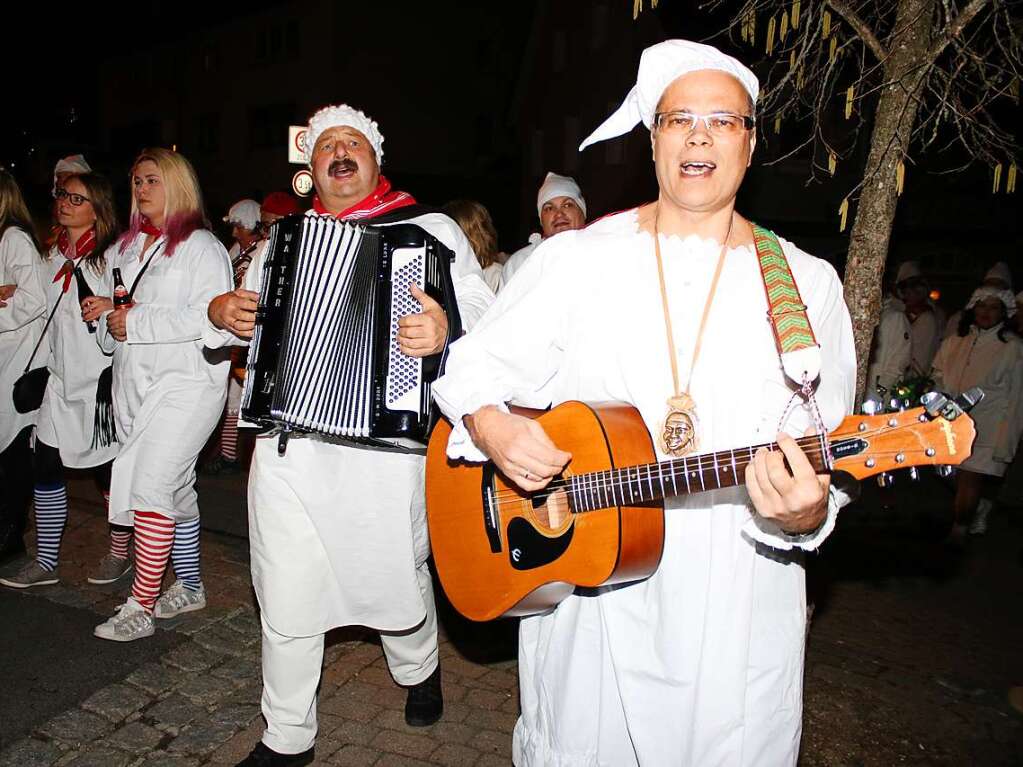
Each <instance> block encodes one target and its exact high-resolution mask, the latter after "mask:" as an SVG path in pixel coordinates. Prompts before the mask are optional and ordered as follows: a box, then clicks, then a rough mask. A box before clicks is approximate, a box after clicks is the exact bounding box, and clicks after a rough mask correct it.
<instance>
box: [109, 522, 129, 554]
mask: <svg viewBox="0 0 1023 767" xmlns="http://www.w3.org/2000/svg"><path fill="white" fill-rule="evenodd" d="M129 543H131V528H130V527H121V526H120V525H111V526H110V556H112V557H117V558H118V559H127V558H128V544H129Z"/></svg>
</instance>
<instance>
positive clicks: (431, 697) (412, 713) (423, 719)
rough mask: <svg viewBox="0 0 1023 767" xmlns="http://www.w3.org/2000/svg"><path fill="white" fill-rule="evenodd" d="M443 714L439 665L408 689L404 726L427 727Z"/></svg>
mask: <svg viewBox="0 0 1023 767" xmlns="http://www.w3.org/2000/svg"><path fill="white" fill-rule="evenodd" d="M443 713H444V696H443V695H442V694H441V690H440V665H438V666H437V668H435V669H434V670H433V673H432V674H430V676H428V677H427V678H426V679H424V680H423V681H422V682H420V683H419V684H414V685H412V686H411V687H409V688H408V697H407V698H406V699H405V724H407V725H408V726H409V727H428V726H429V725H431V724H433V723H434V722H436V721H437V720H438V719H440V715H441V714H443Z"/></svg>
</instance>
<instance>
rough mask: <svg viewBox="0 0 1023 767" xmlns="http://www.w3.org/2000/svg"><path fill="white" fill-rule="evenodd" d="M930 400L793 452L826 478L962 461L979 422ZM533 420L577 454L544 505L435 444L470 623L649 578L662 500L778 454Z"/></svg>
mask: <svg viewBox="0 0 1023 767" xmlns="http://www.w3.org/2000/svg"><path fill="white" fill-rule="evenodd" d="M967 394H969V393H967ZM927 396H928V397H931V398H932V399H931V402H930V404H929V405H928V407H927V408H924V407H918V408H915V409H913V410H906V411H903V412H900V413H889V414H884V415H875V416H849V417H847V418H846V419H845V420H843V421H842V423H841V424H840V425H839V427H838V428H837V429H835V430H834V431H833V432H831V433H830V434H829V435H828V436H827V439H826V440H825V439H824V438H823V437H821V436H813V437H803V438H801V439H798V440H797V442H798V443H799V445H800V446H801V447H802V449H803V451H804V452H805V453H806V455H807V457H808V458H809V460H810V463H811V464H812V465H813V466H814V468H815V470H816V471H817V472H818V473H820V474H825V473H831V472H838V471H844V472H848V473H849V474H851V475H852V476H854V477H856V478H857V479H862V478H864V477H868V476H871V475H873V474H878V473H880V472H886V471H891V470H894V469H901V468H908V467H910V466H919V465H926V464H934V465H939V464H958V463H960V462H962V461H964V460H965V459H966V458H968V457H969V455H970V449H971V446H972V444H973V438H974V436H975V431H974V426H973V421H972V420H971V419H970V417H969V416H967V415H966V414H965V413H964V412H963V410H962V408H961V407H960V406H958V405H957V404H956V403H954V402H952V401H951V400H948V399H947V398H946V397H944V395H940V394H933V395H927ZM964 396H965V395H964ZM980 396H983V395H982V394H981V393H979V392H978V393H977V395H975V397H974V399H973V400H968V403H969V404H972V403H973V402H975V401H977V400H979V398H980ZM925 399H926V398H925ZM531 413H532V414H533V415H534V417H536V418H537V420H538V421H539V422H540V424H541V425H542V426H543V428H544V431H546V432H547V434H548V435H549V436H550V438H551V439H552V440H553V441H554V444H556V445H557V446H558V447H560V448H561V449H563V450H567V451H569V452H571V453H572V461H571V463H570V464H569V465H568V467H567V468H566V469H565V471H564V472H563V474H562V475H560V476H558V477H556V478H554V479H553V480H552V481H551V482H550V484H549V485H548V486H547V487H546V488H544V489H543V490H541V491H539V492H536V493H527V492H525V491H523V490H521V489H519V488H518V486H517V485H515V484H514V483H512V482H511V481H509V480H508V479H507V478H506V477H505V476H504V475H503V474H501V473H500V472H499V471H498V470H497V469H496V468H495V466H494V465H493V464H492V463H482V464H471V463H465V462H462V461H451V460H450V459H448V458H447V456H446V454H445V450H446V447H447V443H448V436H449V434H450V433H451V426H450V424H448V423H447V422H446V421H443V420H442V421H441V422H440V423H438V425H437V427H436V429H435V430H434V433H433V436H432V438H431V439H430V444H429V448H428V450H427V456H426V509H427V518H428V520H429V526H430V540H431V545H432V547H433V557H434V561H435V563H436V566H437V571H438V573H439V575H440V580H441V583H442V584H443V586H444V591H445V592H446V593H447V596H448V598H449V599H450V600H451V603H452V604H453V605H454V606H455V609H457V610H458V611H459V612H460V613H462V615H464V616H466V617H467V618H471V619H472V620H477V621H485V620H491V619H493V618H499V617H502V616H516V615H531V614H535V613H538V612H543V611H545V610H548V609H550V608H551V607H553V606H555V605H556V604H558V602H560V601H561V600H563V599H564V598H565V597H567V596H568V595H569V594H571V593H572V592H573V590H575V588H576V587H578V586H582V587H596V586H602V585H606V584H614V583H623V582H629V581H637V580H641V579H643V578H646V577H648V576H650V575H651V574H652V573H653V572H654V571H655V570H656V569H657V565H658V563H659V562H660V558H661V551H662V548H663V545H664V504H663V502H664V499H665V498H671V497H674V496H678V495H683V494H689V493H701V492H705V491H708V490H716V489H718V488H725V487H732V486H734V485H739V484H742V483H743V482H744V480H745V468H746V465H747V464H748V463H749V462H750V461H752V460H753V456H754V454H755V453H756V451H757V450H758V449H759V448H760V447H767V448H768V449H778V447H777V444H776V443H772V444H769V445H752V446H749V447H743V448H737V449H734V450H724V451H721V452H716V453H709V454H705V455H695V456H687V457H685V458H676V459H673V460H668V461H661V462H658V461H657V459H656V457H655V454H654V446H653V442H652V441H651V439H650V434H649V432H648V431H647V428H646V426H645V424H644V423H643V420H642V418H640V415H639V411H637V410H636V409H635V408H633V407H631V406H629V405H624V404H621V403H600V404H587V403H583V402H565V403H563V404H561V405H558V406H557V407H555V408H553V409H552V410H550V411H547V412H542V411H531Z"/></svg>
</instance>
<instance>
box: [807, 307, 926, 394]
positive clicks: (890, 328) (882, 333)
mask: <svg viewBox="0 0 1023 767" xmlns="http://www.w3.org/2000/svg"><path fill="white" fill-rule="evenodd" d="M804 298H805V296H804ZM874 341H875V343H874V348H873V350H872V351H873V353H872V354H871V358H870V367H869V368H868V369H867V386H868V387H870V388H872V389H873V388H877V387H881V388H884V390H885V391H886V392H887V396H888V397H890V396H892V390H893V389H894V388H895V384H896V382H897V381H898V380H899V379H900V378H902V377H903V375H905V373H906V369H907V368H908V367H909V366H910V364H911V363H912V361H913V337H912V327H911V325H910V324H909V319H908V318H907V317H906V312H905V311H904V306H903V303H902V302H901V301H899V300H898V299H889V300H888V301H887V302H886V303H885V305H884V306H882V308H881V319H880V320H879V321H878V325H877V329H876V330H875V331H874ZM925 372H926V371H925Z"/></svg>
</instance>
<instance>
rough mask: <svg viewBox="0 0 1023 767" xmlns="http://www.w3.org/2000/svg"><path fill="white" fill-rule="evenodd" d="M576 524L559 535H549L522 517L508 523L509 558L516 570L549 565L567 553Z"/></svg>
mask: <svg viewBox="0 0 1023 767" xmlns="http://www.w3.org/2000/svg"><path fill="white" fill-rule="evenodd" d="M574 530H575V526H574V525H571V526H569V528H568V529H567V530H565V532H563V533H562V534H561V535H559V536H555V537H548V536H546V535H544V534H543V533H541V532H539V531H538V530H537V529H536V528H535V527H533V526H532V525H531V524H529V522H528V521H526V520H525V519H523V518H522V517H515V518H514V519H512V521H511V522H509V523H508V530H507V533H508V560H509V562H510V563H511V566H512V567H513V568H514V569H516V570H532V569H534V568H537V567H543V566H544V565H549V564H550V563H551V562H553V561H555V560H556V559H557V558H558V557H560V556H561V555H562V554H564V553H565V551H566V550H567V549H568V547H569V545H571V543H572V533H573V531H574Z"/></svg>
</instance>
